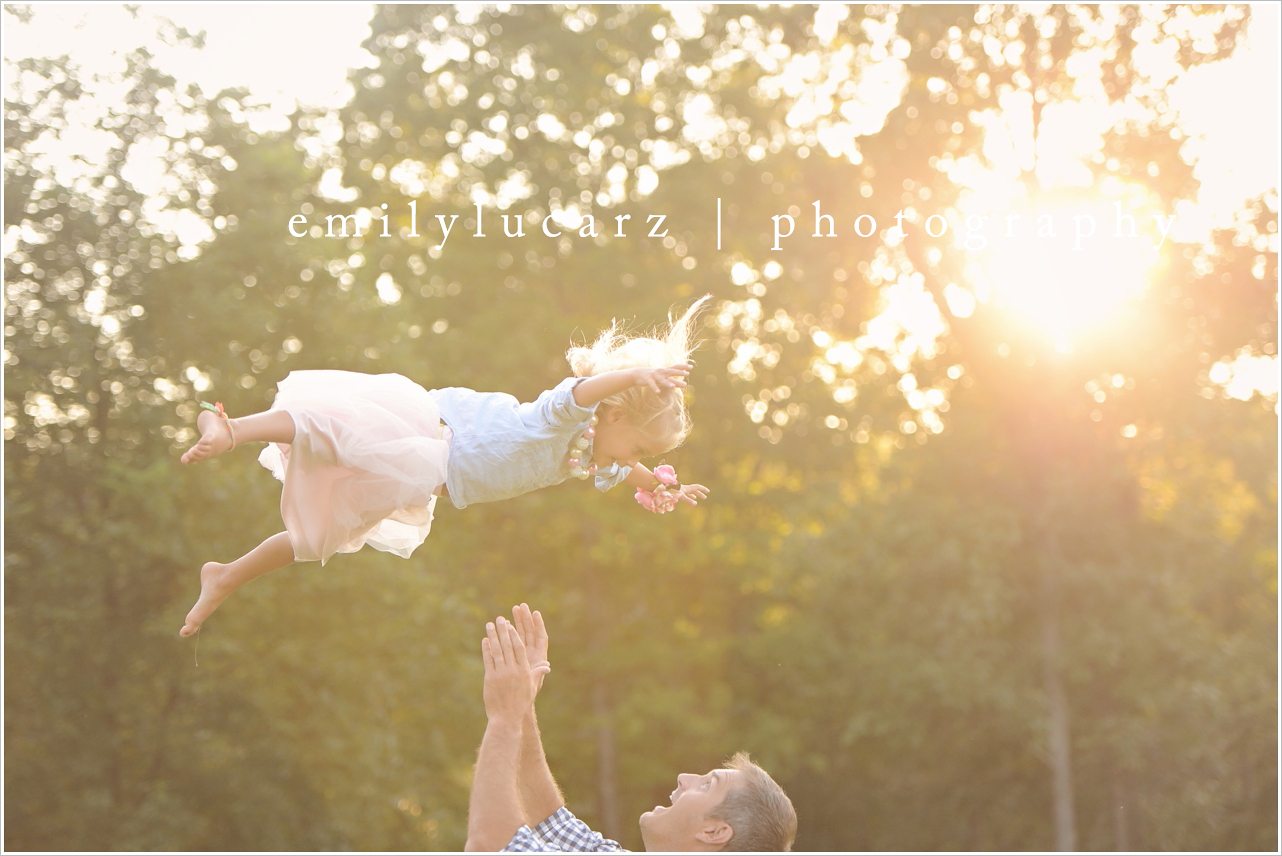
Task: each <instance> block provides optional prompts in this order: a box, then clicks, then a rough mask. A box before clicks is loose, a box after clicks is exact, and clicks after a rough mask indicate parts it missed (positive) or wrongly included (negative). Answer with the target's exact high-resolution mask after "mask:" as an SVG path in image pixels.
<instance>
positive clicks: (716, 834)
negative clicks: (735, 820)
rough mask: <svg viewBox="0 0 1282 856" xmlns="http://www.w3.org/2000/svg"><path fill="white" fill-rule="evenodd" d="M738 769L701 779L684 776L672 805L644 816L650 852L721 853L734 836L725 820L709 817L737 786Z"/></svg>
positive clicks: (714, 772)
mask: <svg viewBox="0 0 1282 856" xmlns="http://www.w3.org/2000/svg"><path fill="white" fill-rule="evenodd" d="M739 775H740V774H739V772H738V771H737V770H712V771H711V772H708V773H704V774H703V775H702V776H699V775H695V774H694V773H682V774H681V775H679V776H677V787H676V790H674V791H673V792H672V794H671V804H670V805H666V806H659V805H657V806H655V807H654V808H653V809H651V810H650V811H647V812H646V813H645V814H643V815H641V820H640V824H641V839H642V840H643V841H644V842H645V848H646V849H647V850H676V851H683V850H685V851H689V850H720V849H721V848H722V847H723V846H725V844H726V842H728V841H729V840H730V839H731V838H732V837H733V836H734V830H733V829H731V828H730V825H729V824H727V823H726V822H725V821H724V820H720V819H717V818H713V817H710V814H711V813H712V812H713V811H714V810H715V809H717V807H719V806H720V805H721V802H722V800H724V799H725V798H726V795H727V794H729V793H730V790H731V789H732V788H734V787H737V785H738V782H737V779H738V777H739Z"/></svg>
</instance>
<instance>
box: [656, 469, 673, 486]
mask: <svg viewBox="0 0 1282 856" xmlns="http://www.w3.org/2000/svg"><path fill="white" fill-rule="evenodd" d="M654 477H655V478H656V479H658V480H659V482H660V483H661V484H666V485H667V486H668V487H671V486H672V485H674V484H676V483H677V471H676V470H675V469H673V468H672V466H671V465H670V464H663V465H662V466H658V467H655V468H654Z"/></svg>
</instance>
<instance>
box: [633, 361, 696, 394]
mask: <svg viewBox="0 0 1282 856" xmlns="http://www.w3.org/2000/svg"><path fill="white" fill-rule="evenodd" d="M692 368H694V364H693V363H677V364H676V365H675V366H667V367H666V368H661V369H633V370H632V384H633V386H648V387H650V389H651V390H653V391H654V392H657V393H662V392H663V391H664V390H665V389H676V388H677V387H680V386H685V385H686V378H687V377H689V375H690V369H692Z"/></svg>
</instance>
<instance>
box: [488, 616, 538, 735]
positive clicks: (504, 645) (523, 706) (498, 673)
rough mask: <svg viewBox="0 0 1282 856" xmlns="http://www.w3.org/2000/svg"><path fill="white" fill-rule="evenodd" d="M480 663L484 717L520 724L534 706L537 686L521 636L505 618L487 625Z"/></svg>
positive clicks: (499, 618)
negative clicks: (531, 674)
mask: <svg viewBox="0 0 1282 856" xmlns="http://www.w3.org/2000/svg"><path fill="white" fill-rule="evenodd" d="M481 660H482V662H483V663H484V665H485V691H484V694H483V695H484V699H485V715H486V716H488V717H489V718H490V720H492V721H496V722H497V721H503V722H511V723H517V722H520V721H521V719H522V718H523V717H524V716H525V714H526V713H527V712H529V709H530V707H531V705H533V704H534V684H533V682H532V681H531V680H530V661H529V658H528V656H527V655H526V652H525V643H524V642H522V641H521V634H520V632H518V631H517V629H516V628H515V627H514V626H513V625H512V624H511V623H509V622H508V621H507V619H505V618H503V617H502V616H500V617H498V618H496V619H495V620H494V621H491V622H489V623H488V624H486V625H485V638H484V639H482V640H481Z"/></svg>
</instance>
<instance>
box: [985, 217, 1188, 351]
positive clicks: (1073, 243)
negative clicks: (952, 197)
mask: <svg viewBox="0 0 1282 856" xmlns="http://www.w3.org/2000/svg"><path fill="white" fill-rule="evenodd" d="M1110 196H1111V194H1110ZM1135 196H1136V194H1130V198H1129V199H1126V198H1125V194H1119V195H1118V196H1117V197H1114V198H1104V194H1102V193H1091V194H1089V195H1088V194H1086V193H1081V192H1076V193H1073V194H1071V195H1066V194H1064V193H1055V194H1047V195H1045V196H1044V197H1043V198H1042V199H1040V200H1038V201H1037V202H1036V203H1034V202H1031V201H1021V202H1018V203H1015V204H1011V205H1007V206H1005V207H1002V208H1000V209H997V210H996V211H994V209H992V208H988V209H987V210H981V209H978V208H977V207H975V206H974V205H973V204H972V205H970V206H967V208H968V209H969V210H966V208H964V209H963V211H964V214H963V216H964V217H966V218H968V221H969V226H968V234H970V235H971V237H972V242H971V245H970V249H971V252H970V254H969V256H970V261H969V264H968V267H967V279H968V280H969V282H970V283H971V286H972V288H973V289H974V291H975V296H976V297H977V298H978V299H979V300H981V301H983V302H985V303H990V304H992V305H993V306H994V308H997V309H999V310H1001V311H1003V312H1005V313H1007V314H1009V315H1010V316H1011V317H1012V318H1013V319H1014V320H1015V321H1016V322H1017V323H1019V324H1022V325H1026V326H1029V327H1031V328H1033V329H1034V330H1035V331H1037V332H1039V333H1040V334H1042V335H1044V336H1046V337H1047V339H1048V341H1049V342H1050V343H1051V344H1052V345H1053V346H1054V347H1055V348H1056V349H1057V350H1059V351H1061V352H1064V353H1067V352H1069V351H1071V350H1072V349H1073V346H1074V343H1075V342H1078V341H1080V339H1081V337H1082V336H1083V335H1084V334H1085V333H1087V332H1088V331H1090V330H1092V329H1094V328H1097V327H1099V326H1102V325H1105V324H1107V323H1108V322H1109V321H1110V320H1112V319H1113V318H1115V317H1116V315H1117V314H1118V313H1119V311H1120V310H1121V309H1122V308H1123V307H1125V306H1126V305H1127V304H1128V303H1129V302H1130V301H1132V300H1134V299H1135V298H1136V297H1138V296H1139V295H1140V294H1141V293H1142V292H1143V291H1144V290H1145V288H1146V287H1147V286H1148V284H1149V278H1150V275H1151V273H1152V270H1153V267H1154V265H1155V264H1156V262H1157V260H1158V256H1159V251H1160V247H1161V245H1162V243H1163V242H1164V241H1165V240H1167V239H1168V237H1169V233H1170V230H1171V226H1172V223H1173V219H1172V218H1170V217H1168V216H1165V215H1163V214H1161V213H1160V212H1156V211H1155V209H1154V208H1153V207H1152V206H1151V205H1147V204H1144V202H1145V201H1146V200H1143V201H1141V200H1140V199H1137V198H1135ZM979 217H983V218H986V220H985V221H983V225H982V227H981V226H980V222H981V221H980V220H978V219H976V218H979Z"/></svg>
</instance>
